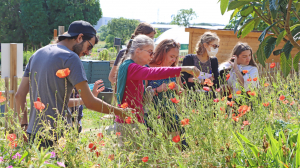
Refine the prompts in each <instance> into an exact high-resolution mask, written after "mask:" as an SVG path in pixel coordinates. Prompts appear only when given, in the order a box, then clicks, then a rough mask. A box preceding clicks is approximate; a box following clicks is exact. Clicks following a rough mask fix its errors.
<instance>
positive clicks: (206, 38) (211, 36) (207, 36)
mask: <svg viewBox="0 0 300 168" xmlns="http://www.w3.org/2000/svg"><path fill="white" fill-rule="evenodd" d="M215 40H218V41H220V38H219V37H218V35H217V34H216V33H212V32H205V33H204V34H202V36H200V40H199V41H198V42H197V45H196V53H197V55H202V54H204V53H205V51H206V49H205V47H204V45H203V44H204V43H207V44H208V43H210V42H212V41H215Z"/></svg>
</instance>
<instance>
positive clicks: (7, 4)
mask: <svg viewBox="0 0 300 168" xmlns="http://www.w3.org/2000/svg"><path fill="white" fill-rule="evenodd" d="M20 5H21V0H1V1H0V20H1V24H0V39H1V40H0V41H1V43H24V45H28V44H30V41H29V37H28V33H26V31H25V29H24V28H23V26H22V23H21V19H20V17H19V13H20Z"/></svg>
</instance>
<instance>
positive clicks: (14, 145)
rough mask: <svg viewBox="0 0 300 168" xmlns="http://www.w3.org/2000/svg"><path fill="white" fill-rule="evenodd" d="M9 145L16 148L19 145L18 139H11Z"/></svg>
mask: <svg viewBox="0 0 300 168" xmlns="http://www.w3.org/2000/svg"><path fill="white" fill-rule="evenodd" d="M8 146H10V148H11V149H14V148H15V147H17V146H18V143H17V141H11V142H9V144H8Z"/></svg>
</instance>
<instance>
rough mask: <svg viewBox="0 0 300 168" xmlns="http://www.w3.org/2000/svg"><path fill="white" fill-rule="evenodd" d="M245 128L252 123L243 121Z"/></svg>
mask: <svg viewBox="0 0 300 168" xmlns="http://www.w3.org/2000/svg"><path fill="white" fill-rule="evenodd" d="M243 124H244V126H246V125H250V124H251V123H249V121H243Z"/></svg>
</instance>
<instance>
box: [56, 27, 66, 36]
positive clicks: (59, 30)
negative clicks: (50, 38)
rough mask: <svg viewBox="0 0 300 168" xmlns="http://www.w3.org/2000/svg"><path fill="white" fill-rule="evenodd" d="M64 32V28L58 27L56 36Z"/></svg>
mask: <svg viewBox="0 0 300 168" xmlns="http://www.w3.org/2000/svg"><path fill="white" fill-rule="evenodd" d="M64 32H65V26H58V35H62V34H64Z"/></svg>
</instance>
